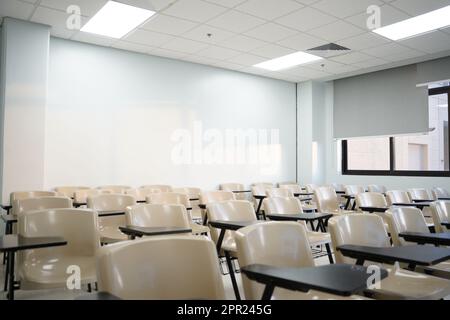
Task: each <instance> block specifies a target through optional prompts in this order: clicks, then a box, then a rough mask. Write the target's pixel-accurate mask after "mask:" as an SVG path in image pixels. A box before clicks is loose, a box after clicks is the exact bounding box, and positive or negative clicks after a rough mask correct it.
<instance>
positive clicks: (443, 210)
mask: <svg viewBox="0 0 450 320" xmlns="http://www.w3.org/2000/svg"><path fill="white" fill-rule="evenodd" d="M430 207H431V216H432V217H433V223H434V227H435V229H436V232H447V231H448V230H450V228H447V227H445V226H443V225H442V223H443V222H450V202H448V201H436V202H433V203H431V206H430Z"/></svg>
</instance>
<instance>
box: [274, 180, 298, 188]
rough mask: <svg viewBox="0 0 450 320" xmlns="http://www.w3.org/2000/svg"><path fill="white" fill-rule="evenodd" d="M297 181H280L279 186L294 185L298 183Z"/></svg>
mask: <svg viewBox="0 0 450 320" xmlns="http://www.w3.org/2000/svg"><path fill="white" fill-rule="evenodd" d="M296 184H297V182H295V181H284V182H278V188H281V187H282V186H292V185H296Z"/></svg>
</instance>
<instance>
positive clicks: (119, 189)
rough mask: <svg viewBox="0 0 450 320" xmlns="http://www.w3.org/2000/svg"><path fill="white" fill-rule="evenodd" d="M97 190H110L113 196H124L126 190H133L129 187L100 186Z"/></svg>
mask: <svg viewBox="0 0 450 320" xmlns="http://www.w3.org/2000/svg"><path fill="white" fill-rule="evenodd" d="M97 189H101V190H111V191H112V193H115V194H125V191H126V190H128V189H133V188H132V187H130V186H114V185H113V186H100V187H98V188H97Z"/></svg>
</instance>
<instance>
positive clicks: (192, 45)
mask: <svg viewBox="0 0 450 320" xmlns="http://www.w3.org/2000/svg"><path fill="white" fill-rule="evenodd" d="M207 46H208V45H207V44H205V43H202V42H198V41H193V40H188V39H183V38H175V39H173V40H171V41H169V42H167V43H165V44H164V45H162V46H161V48H163V49H168V50H172V51H178V52H184V53H187V54H192V53H195V52H197V51H200V50H202V49H204V48H206V47H207Z"/></svg>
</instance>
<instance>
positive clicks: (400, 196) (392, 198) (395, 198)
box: [386, 190, 411, 206]
mask: <svg viewBox="0 0 450 320" xmlns="http://www.w3.org/2000/svg"><path fill="white" fill-rule="evenodd" d="M386 199H387V202H388V205H390V206H391V205H392V204H394V203H411V197H410V196H409V194H408V192H406V191H403V190H392V191H388V192H386Z"/></svg>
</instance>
